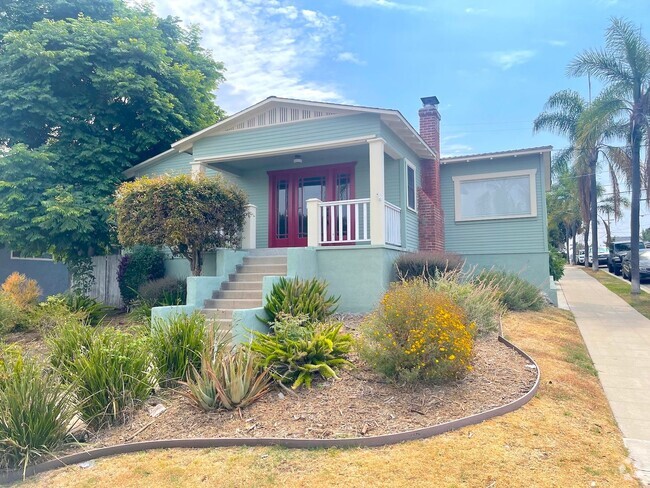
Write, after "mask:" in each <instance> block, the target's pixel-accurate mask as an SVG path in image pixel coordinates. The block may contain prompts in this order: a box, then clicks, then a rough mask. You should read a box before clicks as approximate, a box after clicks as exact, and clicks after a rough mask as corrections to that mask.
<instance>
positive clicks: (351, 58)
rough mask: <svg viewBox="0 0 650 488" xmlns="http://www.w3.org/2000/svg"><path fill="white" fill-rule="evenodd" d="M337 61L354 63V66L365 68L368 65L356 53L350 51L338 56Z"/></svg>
mask: <svg viewBox="0 0 650 488" xmlns="http://www.w3.org/2000/svg"><path fill="white" fill-rule="evenodd" d="M336 60H337V61H341V62H343V63H352V64H358V65H359V66H363V65H365V64H366V62H365V61H363V60H362V59H359V56H357V55H356V54H354V53H351V52H349V51H345V52H341V53H338V54H337V55H336Z"/></svg>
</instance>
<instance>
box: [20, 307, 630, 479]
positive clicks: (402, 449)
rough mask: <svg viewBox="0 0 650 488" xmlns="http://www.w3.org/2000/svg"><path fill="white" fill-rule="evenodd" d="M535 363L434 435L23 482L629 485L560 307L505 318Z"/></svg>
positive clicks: (160, 462) (130, 461) (74, 470)
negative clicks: (497, 395) (501, 412)
mask: <svg viewBox="0 0 650 488" xmlns="http://www.w3.org/2000/svg"><path fill="white" fill-rule="evenodd" d="M505 330H506V333H507V336H508V337H509V338H510V339H511V340H512V341H514V342H515V343H516V344H518V345H519V346H520V347H522V348H523V349H524V350H525V351H527V352H528V353H530V354H531V355H532V356H533V357H534V358H535V359H536V360H537V361H538V364H539V365H540V367H541V370H542V384H541V386H540V389H539V392H538V394H537V395H536V397H535V398H534V399H533V400H532V401H531V402H530V403H528V404H527V405H526V406H524V407H523V408H522V409H520V410H518V411H516V412H513V413H511V414H508V415H505V416H503V417H499V418H496V419H493V420H489V421H487V422H484V423H483V424H480V425H475V426H471V427H467V428H464V429H461V430H458V431H456V432H451V433H448V434H445V435H442V436H439V437H435V438H432V439H428V440H424V441H415V442H408V443H404V444H400V445H397V446H389V447H384V448H379V449H327V450H289V449H282V448H234V449H205V450H169V451H152V452H147V453H140V454H133V455H126V456H119V457H115V458H109V459H102V460H99V461H97V463H96V465H95V466H93V467H92V468H89V469H85V470H84V469H81V468H79V467H76V466H74V467H70V468H66V469H62V470H58V471H56V472H52V473H48V474H45V475H42V476H40V477H38V478H35V479H33V480H28V481H27V483H26V484H25V486H48V487H49V486H57V487H67V486H75V487H86V486H88V487H91V486H92V487H97V486H110V487H117V486H119V487H138V488H142V487H147V486H160V487H163V486H165V487H166V486H194V485H199V484H203V485H205V486H220V487H230V486H232V487H237V486H254V487H267V486H268V487H271V486H282V487H285V486H287V487H293V486H295V487H299V486H300V487H302V486H309V487H331V486H345V487H357V486H359V487H365V486H391V487H393V486H399V487H401V486H408V487H420V486H422V487H424V486H426V487H433V486H435V487H457V486H460V487H465V486H466V487H506V486H512V487H532V486H535V487H540V486H543V487H545V486H558V487H574V486H575V487H581V486H584V487H590V486H598V487H601V486H612V487H635V486H638V484H637V482H636V481H635V480H634V479H633V478H632V477H631V476H630V475H629V474H628V473H629V472H630V466H629V464H628V461H627V459H626V453H625V449H624V448H623V442H622V439H621V434H620V432H619V430H618V428H617V426H616V424H615V422H614V420H613V417H612V414H611V412H610V409H609V406H608V404H607V402H606V399H605V396H604V394H603V391H602V389H601V387H600V384H599V383H598V380H597V378H596V377H594V376H593V375H592V374H590V373H589V372H588V371H586V370H585V369H584V368H582V367H580V366H577V365H575V364H573V363H572V362H570V357H569V356H570V355H569V354H567V350H570V351H575V350H580V349H581V348H583V347H584V346H583V344H582V340H581V338H580V335H579V333H578V330H577V327H576V325H575V323H574V322H573V320H572V317H571V315H570V314H569V313H567V312H563V311H559V310H554V309H546V310H544V311H542V312H540V313H517V314H514V313H513V314H511V315H509V316H508V317H507V318H506V320H505Z"/></svg>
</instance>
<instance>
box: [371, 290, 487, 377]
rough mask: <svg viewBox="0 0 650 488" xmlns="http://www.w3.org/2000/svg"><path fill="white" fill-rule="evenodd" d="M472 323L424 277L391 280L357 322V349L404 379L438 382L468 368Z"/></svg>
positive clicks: (386, 371)
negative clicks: (372, 308)
mask: <svg viewBox="0 0 650 488" xmlns="http://www.w3.org/2000/svg"><path fill="white" fill-rule="evenodd" d="M474 327H475V326H474V324H473V323H468V322H467V320H466V318H465V314H464V312H463V310H462V308H461V307H460V306H458V305H456V304H455V303H454V302H453V301H452V300H451V299H450V298H449V297H448V296H447V295H445V294H444V293H441V292H439V291H436V290H433V289H431V287H430V286H429V284H428V283H427V281H426V280H424V279H415V280H411V281H404V282H401V283H396V284H394V285H393V286H391V288H390V289H389V290H388V291H387V292H386V294H385V295H384V297H383V298H382V300H381V303H380V305H379V309H378V310H377V311H376V312H375V313H374V314H373V315H371V316H370V317H369V318H368V319H367V320H366V321H365V322H364V323H363V324H362V327H361V333H362V335H361V338H360V341H359V352H360V354H361V357H362V358H363V359H365V360H366V361H367V362H368V364H370V365H371V366H372V367H373V368H374V369H375V370H377V371H378V372H380V373H382V374H384V375H386V376H387V377H389V378H392V379H395V380H399V381H405V382H416V381H427V382H444V381H449V380H455V379H458V378H461V377H462V376H463V375H465V373H467V372H468V371H469V370H471V365H470V360H471V358H472V352H473V349H474V339H473V336H474Z"/></svg>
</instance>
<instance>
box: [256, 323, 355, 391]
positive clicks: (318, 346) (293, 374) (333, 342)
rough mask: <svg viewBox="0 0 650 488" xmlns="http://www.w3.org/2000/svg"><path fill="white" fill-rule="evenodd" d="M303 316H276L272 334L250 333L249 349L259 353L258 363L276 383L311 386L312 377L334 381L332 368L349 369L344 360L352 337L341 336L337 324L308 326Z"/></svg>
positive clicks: (346, 361)
mask: <svg viewBox="0 0 650 488" xmlns="http://www.w3.org/2000/svg"><path fill="white" fill-rule="evenodd" d="M306 320H307V318H306V316H304V315H302V316H298V317H291V316H287V315H279V316H278V320H277V321H276V322H275V323H274V324H273V333H272V334H263V333H261V332H256V331H253V341H252V343H251V344H250V349H251V350H252V351H254V352H257V353H259V355H260V363H261V365H262V366H263V367H264V368H268V369H269V372H270V374H271V376H272V377H273V378H274V379H276V380H277V381H279V382H281V383H285V384H291V387H292V388H293V389H296V388H298V387H300V386H301V385H302V384H304V385H305V386H307V387H308V388H309V387H310V386H311V382H312V379H313V376H314V375H316V374H319V375H320V376H321V377H323V378H338V377H337V375H336V371H335V370H336V369H339V368H342V367H345V366H351V363H350V362H349V361H348V360H347V359H346V356H347V354H348V353H349V352H350V349H351V347H352V337H351V336H350V335H349V334H342V333H341V327H342V324H340V323H332V324H323V323H316V324H314V323H308V322H306Z"/></svg>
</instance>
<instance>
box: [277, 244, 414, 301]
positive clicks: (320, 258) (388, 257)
mask: <svg viewBox="0 0 650 488" xmlns="http://www.w3.org/2000/svg"><path fill="white" fill-rule="evenodd" d="M401 253H402V251H399V250H396V249H389V248H386V247H382V246H349V247H345V248H343V247H339V248H336V249H333V248H318V249H311V248H292V249H289V250H288V254H287V265H288V273H287V274H288V275H289V276H299V277H301V278H312V277H318V278H320V279H324V280H326V281H327V283H328V284H329V286H328V291H329V293H331V294H332V295H335V296H339V295H340V296H341V298H340V300H339V308H338V311H339V312H352V313H366V312H370V311H371V310H373V309H375V308H376V306H377V304H378V303H379V300H380V299H381V297H382V295H383V294H384V292H385V291H386V289H387V288H388V286H389V284H390V282H391V281H392V280H393V279H394V267H393V263H394V262H395V259H397V257H398V256H399V255H400V254H401Z"/></svg>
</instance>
